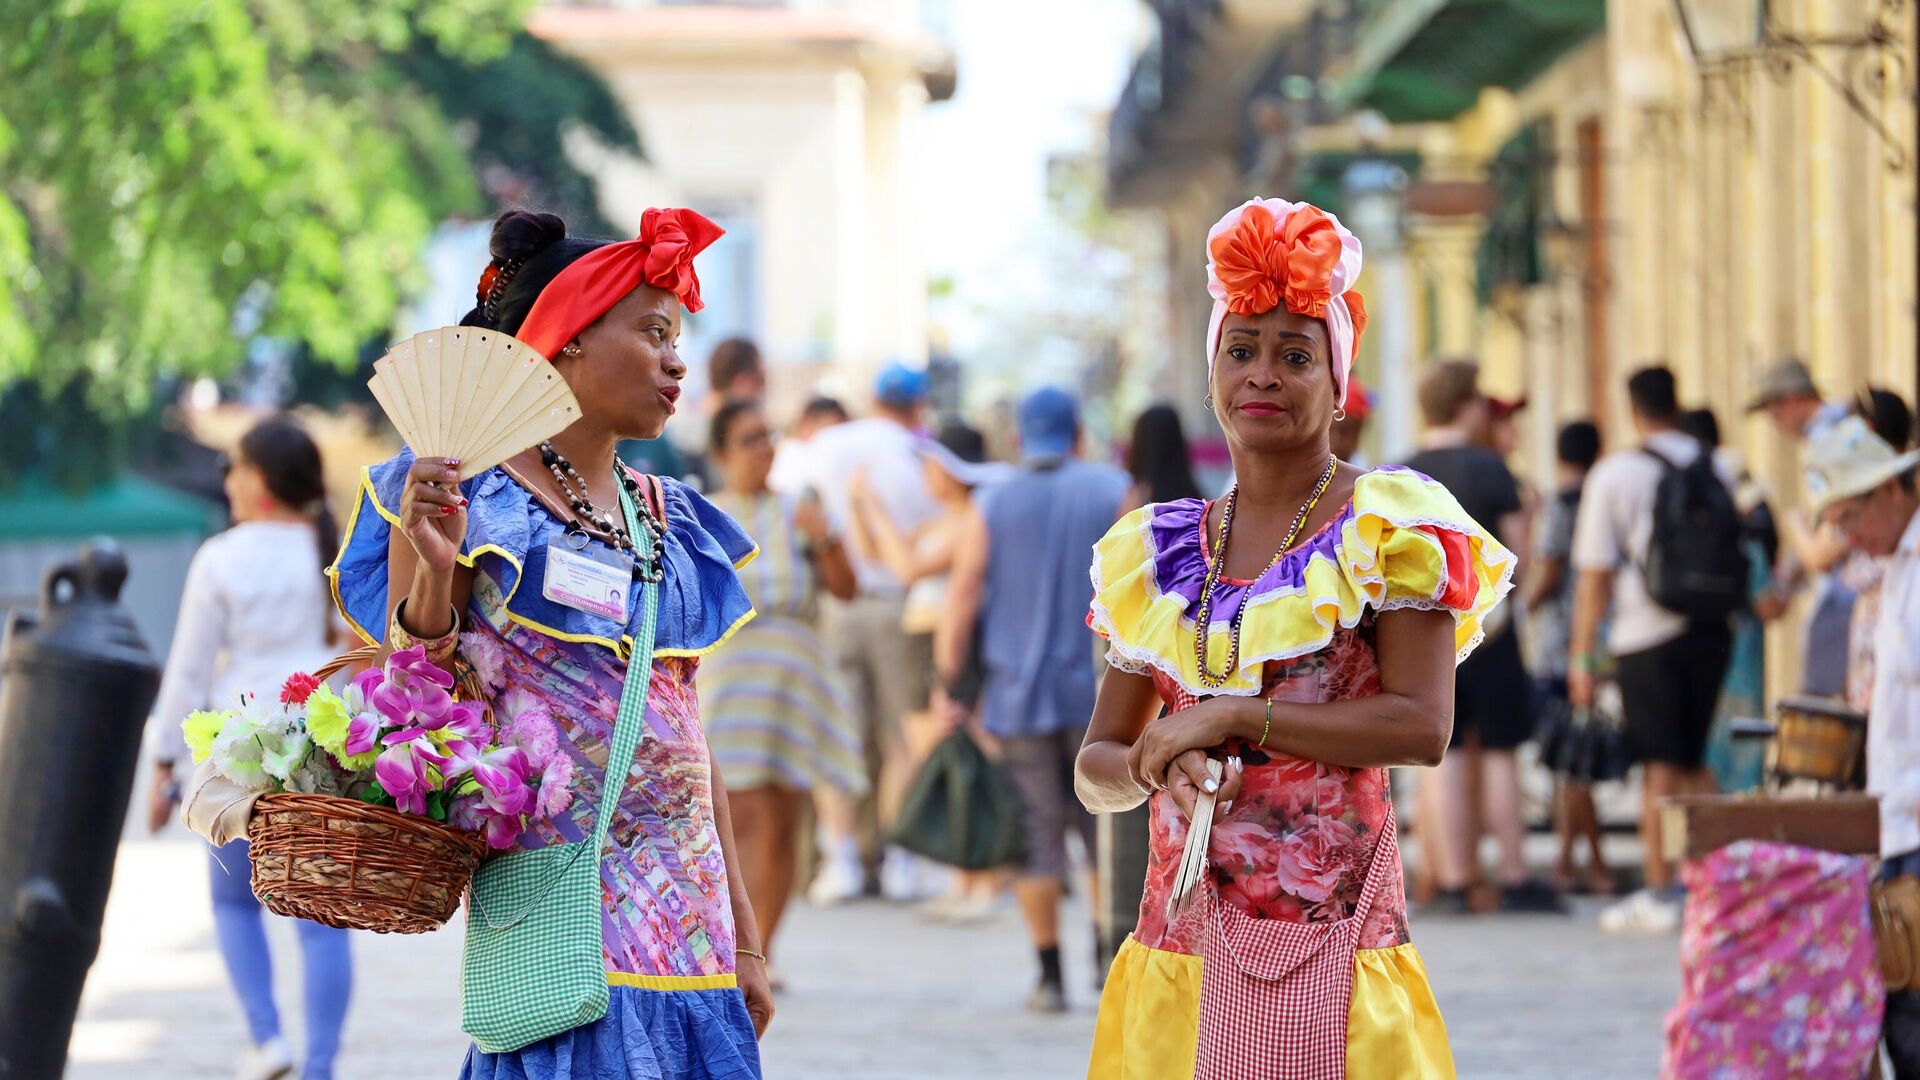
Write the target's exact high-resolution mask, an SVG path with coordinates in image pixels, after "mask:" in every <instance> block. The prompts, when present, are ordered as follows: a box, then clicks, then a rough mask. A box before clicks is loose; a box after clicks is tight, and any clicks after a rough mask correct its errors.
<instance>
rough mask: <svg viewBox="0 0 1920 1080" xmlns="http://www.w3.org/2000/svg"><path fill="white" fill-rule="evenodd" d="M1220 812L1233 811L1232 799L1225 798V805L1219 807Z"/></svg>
mask: <svg viewBox="0 0 1920 1080" xmlns="http://www.w3.org/2000/svg"><path fill="white" fill-rule="evenodd" d="M1220 813H1221V814H1222V815H1225V814H1231V813H1233V800H1232V799H1228V800H1227V805H1226V806H1224V807H1221V809H1220Z"/></svg>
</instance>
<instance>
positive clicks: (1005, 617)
mask: <svg viewBox="0 0 1920 1080" xmlns="http://www.w3.org/2000/svg"><path fill="white" fill-rule="evenodd" d="M1018 421H1019V430H1020V453H1021V457H1022V461H1021V466H1020V470H1019V472H1018V473H1016V474H1015V475H1014V476H1013V478H1012V479H1009V480H1006V481H1004V482H1002V483H1000V484H996V485H994V486H993V487H991V488H988V489H986V490H985V491H982V492H980V493H979V494H977V495H976V496H975V498H974V507H973V512H972V515H971V518H970V520H969V521H968V522H967V523H966V525H965V526H963V527H962V531H961V535H960V539H959V541H958V543H957V545H956V547H957V550H956V551H955V554H954V566H953V578H952V581H951V583H950V585H949V591H948V594H947V603H948V611H947V624H946V626H945V627H944V628H943V629H944V631H945V632H943V633H942V634H940V635H938V639H939V640H940V642H941V644H942V647H943V648H942V655H940V656H939V657H938V664H939V670H940V674H941V676H942V678H943V679H945V680H946V681H947V682H948V683H949V684H950V683H951V682H952V680H953V679H954V677H955V676H957V675H958V674H959V672H960V668H961V664H962V662H963V660H964V643H966V642H970V641H972V640H974V635H975V633H976V631H977V632H978V634H979V642H980V659H981V665H982V667H983V668H984V671H985V680H984V684H983V687H982V690H981V696H980V722H981V726H982V727H983V728H985V730H986V731H987V733H988V734H990V735H991V736H993V738H994V739H996V740H997V741H998V742H999V743H1000V745H1001V748H1002V752H1001V761H1002V763H1003V764H1004V765H1005V767H1006V768H1007V771H1008V773H1009V774H1010V775H1011V776H1012V778H1013V781H1014V785H1015V786H1016V787H1017V788H1018V789H1019V792H1020V801H1021V804H1022V807H1021V808H1022V819H1023V820H1022V825H1023V827H1024V829H1025V830H1026V834H1027V851H1028V858H1027V864H1026V866H1025V867H1023V868H1022V869H1021V871H1020V872H1019V875H1018V877H1017V879H1016V881H1015V885H1014V892H1015V895H1016V897H1017V898H1018V899H1019V902H1020V912H1021V915H1022V916H1024V917H1025V919H1026V922H1027V929H1028V931H1029V932H1030V933H1031V934H1032V937H1033V945H1034V948H1035V950H1036V951H1037V952H1038V953H1039V960H1040V983H1039V986H1038V987H1037V988H1036V989H1035V990H1034V993H1033V997H1032V999H1031V1000H1030V1001H1029V1002H1028V1007H1029V1008H1032V1009H1034V1010H1035V1011H1038V1012H1053V1013H1057V1012H1064V1011H1065V1010H1066V1007H1067V1004H1066V992H1065V988H1064V980H1063V978H1062V975H1061V970H1060V927H1059V918H1060V900H1061V897H1062V896H1063V895H1064V894H1065V891H1066V878H1067V867H1068V862H1067V846H1066V838H1067V834H1068V833H1070V832H1072V833H1078V834H1079V835H1080V839H1081V843H1082V844H1083V845H1084V846H1085V851H1086V854H1087V861H1088V863H1089V865H1091V863H1092V861H1093V851H1094V820H1093V816H1092V815H1090V814H1088V813H1087V812H1086V810H1085V809H1083V808H1082V807H1081V805H1080V801H1079V799H1078V798H1076V797H1075V796H1074V793H1073V760H1074V756H1075V755H1076V754H1078V753H1079V751H1080V743H1081V741H1082V739H1083V738H1084V737H1085V735H1086V730H1087V720H1088V718H1089V717H1091V716H1092V715H1093V699H1094V694H1095V692H1096V690H1097V688H1098V679H1097V672H1098V669H1099V664H1098V660H1097V657H1098V650H1097V648H1096V645H1095V640H1094V637H1093V633H1092V631H1090V630H1088V629H1087V624H1086V617H1087V596H1088V593H1089V589H1090V586H1089V584H1088V580H1087V565H1088V563H1089V561H1090V560H1091V558H1092V550H1093V545H1094V544H1095V543H1096V542H1098V541H1099V539H1100V538H1101V537H1102V536H1104V535H1106V532H1107V530H1108V529H1109V528H1110V527H1112V525H1113V523H1114V521H1115V520H1116V519H1117V518H1118V517H1119V516H1120V514H1121V513H1123V512H1124V511H1125V510H1126V509H1127V507H1126V505H1125V504H1126V502H1127V496H1128V490H1129V487H1130V480H1129V478H1128V476H1127V474H1126V473H1125V472H1123V471H1121V470H1120V469H1117V468H1115V467H1113V466H1110V465H1099V464H1095V463H1093V462H1089V461H1083V460H1081V459H1080V457H1079V449H1080V406H1079V404H1078V402H1076V401H1075V400H1074V397H1073V395H1071V394H1069V393H1067V392H1066V391H1064V390H1058V389H1053V388H1047V389H1042V390H1037V391H1035V392H1034V393H1033V394H1031V395H1029V396H1028V397H1027V399H1026V400H1025V401H1023V402H1021V404H1020V411H1019V416H1018ZM1087 895H1089V896H1092V895H1094V892H1093V890H1092V889H1091V888H1089V889H1088V892H1087Z"/></svg>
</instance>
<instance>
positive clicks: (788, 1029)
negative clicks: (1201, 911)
mask: <svg viewBox="0 0 1920 1080" xmlns="http://www.w3.org/2000/svg"><path fill="white" fill-rule="evenodd" d="M202 851H203V849H202V848H201V847H200V846H199V845H198V844H197V843H196V842H194V841H192V840H190V839H185V838H182V837H181V835H180V834H179V833H174V834H173V836H172V838H169V839H162V840H157V841H154V840H134V841H130V842H128V843H127V844H125V845H124V846H123V847H122V849H121V853H120V861H119V870H118V880H117V881H116V883H115V887H114V891H113V902H112V907H111V910H110V911H109V914H108V920H107V927H106V940H105V944H104V946H103V948H102V952H101V956H100V960H99V962H98V964H96V965H95V967H94V969H93V976H92V979H91V981H90V983H89V985H88V992H87V1000H86V1003H85V1006H84V1008H83V1013H82V1017H81V1020H80V1023H79V1025H78V1027H77V1029H76V1030H75V1033H74V1043H73V1056H72V1064H71V1067H70V1069H69V1072H68V1076H69V1077H70V1078H71V1080H134V1078H149V1077H151V1078H167V1080H186V1078H194V1077H209V1078H218V1077H226V1076H229V1075H231V1061H232V1057H233V1054H234V1052H235V1048H236V1047H238V1046H239V1045H240V1042H241V1040H242V1038H243V1036H242V1028H241V1024H240V1018H239V1013H238V1010H237V1009H236V1007H235V1006H234V1004H233V1002H232V1000H231V998H230V996H229V995H228V993H227V989H226V986H225V984H224V981H223V980H224V974H223V972H222V970H221V967H220V960H219V955H218V954H217V953H216V952H215V950H214V945H213V940H212V929H211V921H210V914H209V912H208V907H207V902H206V883H205V879H204V874H205V870H204V856H203V854H202ZM1074 921H1075V922H1077V921H1079V919H1078V918H1076V919H1075V920H1074ZM1415 933H1416V936H1417V937H1418V940H1419V942H1420V945H1421V949H1422V951H1423V953H1424V954H1425V957H1426V961H1427V966H1428V968H1429V969H1430V971H1431V974H1432V977H1433V982H1434V985H1435V988H1436V990H1437V992H1438V994H1439V997H1440V1005H1441V1008H1442V1009H1443V1010H1444V1012H1445V1013H1446V1016H1447V1021H1448V1024H1449V1026H1450V1028H1451V1031H1452V1036H1453V1047H1454V1053H1455V1055H1456V1057H1457V1059H1458V1063H1459V1067H1460V1075H1461V1076H1462V1077H1472V1078H1481V1077H1493V1078H1507V1077H1515V1078H1517V1077H1549V1076H1550V1077H1555V1078H1575V1077H1594V1078H1601V1077H1605V1078H1609V1080H1613V1078H1620V1077H1643V1076H1652V1075H1654V1074H1655V1072H1656V1070H1657V1066H1658V1062H1659V1039H1660V1018H1661V1014H1662V1012H1663V1011H1664V1010H1665V1009H1666V1007H1667V1006H1668V1005H1669V1004H1670V1003H1671V1002H1672V999H1673V994H1674V989H1675V986H1676V978H1675V975H1674V973H1673V965H1674V960H1673V950H1674V945H1673V941H1672V940H1671V939H1657V940H1628V941H1621V940H1615V939H1609V938H1603V937H1602V936H1601V935H1600V934H1599V933H1598V932H1597V931H1596V930H1595V929H1594V928H1593V918H1592V913H1591V912H1590V911H1589V912H1587V913H1585V914H1584V915H1583V916H1582V917H1576V918H1573V919H1549V918H1541V917H1536V918H1507V919H1499V920H1490V919H1477V920H1440V919H1429V920H1426V921H1424V922H1420V921H1417V922H1416V926H1415ZM1089 936H1090V935H1088V934H1076V935H1073V937H1072V938H1071V939H1070V940H1069V941H1068V942H1067V943H1066V945H1067V952H1068V958H1067V959H1068V964H1069V969H1070V971H1072V972H1073V988H1074V989H1076V990H1079V991H1081V993H1080V996H1079V1000H1078V1001H1077V1002H1076V1006H1077V1007H1076V1009H1075V1011H1074V1013H1073V1015H1071V1016H1069V1017H1066V1018H1063V1019H1042V1018H1037V1017H1033V1016H1030V1015H1028V1014H1027V1013H1025V1012H1023V1011H1021V1010H1020V1009H1019V1007H1018V1005H1019V1003H1020V1001H1021V999H1022V998H1023V996H1024V992H1025V990H1026V988H1027V983H1028V980H1029V978H1030V974H1031V970H1030V967H1029V965H1030V963H1031V961H1030V959H1029V955H1028V953H1027V951H1026V949H1025V947H1024V945H1023V944H1022V934H1021V933H1020V929H1019V926H1018V922H1017V919H1016V917H1015V915H1014V913H1013V912H1012V910H1011V909H1008V910H1006V911H1004V912H1003V913H1002V914H1001V916H1000V917H999V919H998V920H997V921H996V922H993V923H990V924H988V925H986V926H981V927H973V928H968V929H959V928H950V927H937V926H929V925H926V924H924V923H922V922H920V921H919V920H918V919H917V918H916V917H915V916H914V915H913V914H912V913H911V912H908V911H904V910H901V909H898V908H893V907H889V906H886V905H882V904H878V903H869V904H858V905H853V906H848V907H842V908H836V909H831V910H820V909H815V908H810V907H806V906H804V905H803V906H799V907H797V908H795V909H794V917H793V922H792V925H791V928H790V930H789V931H787V932H786V933H785V934H784V935H783V938H784V941H783V944H784V948H783V953H784V955H783V958H782V959H783V968H784V972H783V973H784V978H785V979H786V982H787V990H786V993H785V995H784V996H783V998H782V999H781V1003H780V1009H781V1012H780V1016H779V1019H778V1020H777V1021H776V1023H775V1027H774V1031H773V1033H772V1034H771V1035H770V1037H769V1038H768V1040H767V1044H766V1047H765V1051H766V1063H767V1076H768V1077H769V1078H770V1080H816V1078H818V1080H826V1078H830V1077H831V1078H860V1080H868V1078H871V1080H883V1078H884V1080H899V1078H907V1077H913V1078H921V1077H926V1078H954V1080H959V1078H967V1080H973V1078H978V1077H986V1076H992V1077H1007V1078H1015V1077H1032V1078H1055V1077H1077V1076H1081V1075H1084V1069H1085V1065H1086V1058H1085V1054H1086V1047H1087V1044H1088V1041H1089V1039H1090V1038H1091V1034H1092V1028H1093V1016H1092V1005H1093V994H1092V992H1091V989H1090V988H1089V984H1090V975H1091V973H1090V971H1089V965H1090V959H1089V955H1088V954H1089V950H1090V942H1089V941H1087V940H1086V938H1088V937H1089ZM273 938H274V943H275V945H276V947H277V951H276V956H278V957H285V958H287V960H288V963H286V964H283V965H282V967H281V968H280V970H279V981H280V984H281V987H282V991H281V1001H282V1008H283V1011H284V1012H286V1013H287V1014H288V1016H287V1020H288V1025H289V1027H290V1029H292V1030H293V1031H296V1032H297V1030H298V1027H299V1023H300V1021H299V1015H298V1014H299V1010H298V1008H297V1005H296V1004H295V1003H297V1002H298V1000H299V992H298V984H297V978H296V976H297V968H296V965H295V964H294V963H293V962H292V961H293V960H294V958H295V957H297V955H298V952H297V950H296V949H295V947H294V946H295V942H294V939H293V935H292V934H291V932H290V931H289V930H288V928H287V927H286V926H285V925H279V926H276V927H274V931H273ZM357 948H358V951H357V954H356V956H357V960H358V972H357V976H358V982H359V985H358V988H357V996H356V998H355V1001H354V1011H353V1014H352V1018H351V1019H350V1021H349V1027H348V1035H347V1042H348V1049H347V1051H346V1053H345V1055H344V1058H343V1060H342V1062H341V1067H340V1076H341V1077H343V1078H345V1080H370V1078H375V1077H380V1078H385V1077H448V1076H452V1075H454V1073H455V1072H456V1071H457V1069H458V1065H459V1061H460V1058H461V1055H462V1054H463V1053H464V1051H465V1041H464V1040H463V1039H462V1038H461V1036H460V1033H459V1030H458V1023H457V1020H458V1014H457V1001H458V989H457V986H456V979H457V969H458V961H459V954H460V941H459V934H458V931H457V929H448V930H445V931H442V932H440V933H437V934H430V935H425V936H420V937H379V938H376V937H372V936H367V937H363V938H361V939H360V940H359V941H358V942H357ZM294 1042H295V1045H296V1046H297V1045H298V1039H297V1037H296V1038H295V1039H294Z"/></svg>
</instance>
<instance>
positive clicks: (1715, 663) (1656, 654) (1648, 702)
mask: <svg viewBox="0 0 1920 1080" xmlns="http://www.w3.org/2000/svg"><path fill="white" fill-rule="evenodd" d="M1627 397H1628V400H1629V402H1630V403H1631V404H1632V407H1633V424H1634V427H1635V428H1636V429H1637V430H1638V431H1639V432H1640V437H1641V445H1640V446H1639V447H1637V448H1634V449H1631V450H1622V451H1618V452H1616V453H1612V454H1608V455H1607V456H1606V457H1604V458H1602V459H1600V463H1599V464H1598V465H1595V466H1594V468H1593V471H1592V472H1591V473H1590V474H1588V476H1587V483H1586V486H1585V488H1584V489H1583V491H1582V495H1581V499H1580V510H1579V514H1578V516H1577V517H1576V519H1575V523H1574V533H1573V554H1572V559H1571V562H1572V565H1573V568H1574V570H1576V571H1577V572H1578V573H1579V578H1578V584H1577V585H1576V587H1575V591H1574V611H1573V628H1572V633H1571V639H1572V640H1571V645H1570V648H1569V656H1568V664H1567V668H1568V671H1567V696H1568V697H1569V699H1571V701H1572V703H1573V705H1574V706H1575V707H1576V708H1580V707H1585V706H1588V705H1590V704H1591V703H1592V701H1593V683H1594V678H1593V662H1594V656H1595V652H1596V650H1595V646H1596V645H1597V644H1598V643H1599V631H1600V624H1601V621H1602V620H1603V619H1607V618H1609V615H1608V611H1609V606H1611V616H1610V621H1609V622H1608V628H1607V651H1609V652H1610V653H1612V655H1613V657H1614V660H1615V664H1616V671H1617V676H1616V678H1617V681H1618V683H1619V687H1620V697H1621V709H1622V711H1623V712H1624V714H1625V716H1624V717H1623V719H1624V721H1625V725H1626V731H1627V735H1628V738H1629V740H1630V741H1631V742H1632V744H1633V746H1634V749H1635V751H1636V753H1637V756H1638V757H1639V760H1640V761H1641V763H1642V765H1643V775H1642V777H1641V787H1642V791H1643V802H1642V806H1641V812H1640V839H1641V843H1642V844H1644V845H1645V851H1644V853H1643V856H1642V858H1643V860H1644V868H1645V872H1646V887H1645V888H1643V889H1641V890H1640V891H1639V892H1637V893H1635V894H1634V895H1633V896H1630V897H1628V898H1627V899H1626V900H1624V901H1622V902H1621V903H1620V904H1617V905H1615V906H1614V907H1612V908H1609V909H1608V910H1607V911H1606V912H1605V913H1604V914H1603V915H1602V916H1601V927H1602V928H1603V929H1606V930H1609V931H1613V932H1635V931H1637V932H1655V933H1660V932H1668V931H1671V930H1673V929H1675V928H1677V927H1678V926H1679V924H1680V900H1679V897H1678V895H1677V892H1676V890H1675V888H1674V885H1673V871H1672V867H1671V866H1670V865H1669V864H1668V862H1667V860H1666V858H1665V857H1664V856H1663V854H1662V849H1661V840H1660V803H1661V800H1663V799H1665V798H1666V797H1667V796H1670V795H1680V794H1687V793H1691V792H1702V791H1711V790H1713V780H1712V777H1711V774H1709V773H1708V772H1707V771H1706V769H1705V767H1704V764H1705V763H1704V758H1705V754H1706V746H1707V735H1708V732H1709V730H1710V729H1711V727H1712V724H1713V713H1714V706H1715V704H1716V702H1717V701H1718V699H1719V696H1720V685H1721V683H1722V682H1723V681H1724V680H1725V678H1726V674H1727V665H1728V663H1729V662H1730V660H1731V658H1732V648H1733V635H1732V629H1731V627H1730V625H1729V624H1728V623H1727V621H1726V620H1724V619H1722V620H1718V621H1706V622H1701V621H1692V620H1689V619H1688V618H1687V616H1685V615H1682V614H1679V613H1677V612H1674V611H1671V610H1668V609H1667V608H1665V607H1662V606H1661V605H1660V604H1659V603H1657V602H1656V601H1655V600H1654V598H1653V596H1652V595H1651V594H1649V593H1648V591H1647V581H1646V577H1645V573H1644V567H1645V563H1646V560H1647V555H1648V551H1649V548H1650V545H1651V542H1652V536H1653V528H1654V520H1653V519H1654V501H1655V498H1654V497H1655V494H1656V492H1657V491H1658V489H1659V487H1660V482H1661V479H1662V478H1663V477H1664V476H1665V474H1666V470H1667V468H1668V466H1669V465H1671V466H1673V467H1675V468H1684V467H1686V466H1688V465H1691V464H1692V463H1693V462H1694V461H1695V460H1696V459H1697V458H1698V457H1699V456H1700V454H1702V453H1703V452H1704V450H1703V448H1702V446H1701V445H1700V442H1699V440H1697V439H1695V438H1693V437H1692V436H1690V435H1687V434H1686V433H1684V432H1682V431H1680V430H1679V428H1678V426H1677V424H1678V420H1679V415H1680V409H1679V402H1678V400H1677V396H1676V394H1675V391H1674V382H1673V373H1672V372H1670V371H1668V370H1667V369H1666V368H1664V367H1650V368H1643V369H1641V370H1640V371H1637V372H1635V373H1634V374H1633V376H1632V377H1631V378H1629V379H1628V380H1627ZM1656 454H1657V455H1659V456H1658V457H1656V456H1655V455H1656ZM1662 458H1664V459H1665V462H1666V463H1665V464H1663V463H1662V461H1661V459H1662ZM1721 480H1722V483H1725V482H1726V478H1725V477H1722V478H1721Z"/></svg>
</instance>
